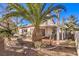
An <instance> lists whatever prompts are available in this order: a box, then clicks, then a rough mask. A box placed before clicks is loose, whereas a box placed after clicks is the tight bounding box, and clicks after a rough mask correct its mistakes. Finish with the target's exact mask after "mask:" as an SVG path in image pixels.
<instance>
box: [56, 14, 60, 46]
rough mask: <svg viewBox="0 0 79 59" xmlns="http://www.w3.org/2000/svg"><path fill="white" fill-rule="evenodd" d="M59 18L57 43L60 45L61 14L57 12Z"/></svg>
mask: <svg viewBox="0 0 79 59" xmlns="http://www.w3.org/2000/svg"><path fill="white" fill-rule="evenodd" d="M57 16H58V20H57V45H59V40H60V14H59V13H58V14H57Z"/></svg>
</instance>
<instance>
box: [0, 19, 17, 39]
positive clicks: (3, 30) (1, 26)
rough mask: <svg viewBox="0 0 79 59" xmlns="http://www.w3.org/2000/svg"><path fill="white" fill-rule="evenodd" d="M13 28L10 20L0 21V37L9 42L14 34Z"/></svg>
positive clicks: (13, 25)
mask: <svg viewBox="0 0 79 59" xmlns="http://www.w3.org/2000/svg"><path fill="white" fill-rule="evenodd" d="M15 28H16V26H15V24H14V23H13V22H12V21H11V20H9V19H7V20H3V19H2V20H1V19H0V37H2V38H8V40H11V37H12V36H13V34H14V32H15V31H14V30H15Z"/></svg>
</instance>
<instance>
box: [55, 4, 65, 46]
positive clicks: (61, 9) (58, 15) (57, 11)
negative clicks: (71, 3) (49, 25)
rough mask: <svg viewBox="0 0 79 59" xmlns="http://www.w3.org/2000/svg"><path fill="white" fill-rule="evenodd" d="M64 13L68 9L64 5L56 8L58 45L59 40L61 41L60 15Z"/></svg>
mask: <svg viewBox="0 0 79 59" xmlns="http://www.w3.org/2000/svg"><path fill="white" fill-rule="evenodd" d="M62 11H66V8H65V7H64V6H63V5H60V6H56V8H54V12H55V13H56V15H57V44H58V45H59V39H60V32H59V31H60V14H61V12H62Z"/></svg>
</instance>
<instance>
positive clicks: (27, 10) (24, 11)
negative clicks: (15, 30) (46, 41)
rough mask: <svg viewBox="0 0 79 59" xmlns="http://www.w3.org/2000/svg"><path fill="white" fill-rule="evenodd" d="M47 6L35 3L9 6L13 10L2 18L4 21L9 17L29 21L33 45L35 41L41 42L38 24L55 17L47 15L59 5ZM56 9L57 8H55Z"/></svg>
mask: <svg viewBox="0 0 79 59" xmlns="http://www.w3.org/2000/svg"><path fill="white" fill-rule="evenodd" d="M46 5H47V4H44V3H43V4H40V3H39V4H37V3H31V4H30V3H27V4H25V6H23V5H22V4H16V3H15V4H13V3H11V4H9V6H10V7H11V8H13V9H12V10H14V11H11V12H9V13H7V14H6V15H5V17H4V19H7V18H9V17H17V16H18V17H23V18H24V19H26V20H29V21H30V22H31V23H32V25H33V26H34V31H33V34H32V40H33V42H34V43H35V42H36V41H39V42H40V41H41V39H42V36H41V32H40V26H39V25H40V24H41V23H43V22H45V21H47V19H48V18H49V19H50V18H52V17H55V16H53V15H51V16H47V15H48V14H51V12H52V11H53V10H54V9H55V8H56V7H57V6H60V5H57V6H54V4H49V6H48V7H47V8H46ZM57 8H58V7H57Z"/></svg>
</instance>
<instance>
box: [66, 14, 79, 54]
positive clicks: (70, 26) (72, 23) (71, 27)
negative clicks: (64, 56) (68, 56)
mask: <svg viewBox="0 0 79 59" xmlns="http://www.w3.org/2000/svg"><path fill="white" fill-rule="evenodd" d="M67 20H68V21H67V22H66V23H65V25H66V26H67V31H69V32H70V35H69V36H71V34H73V35H74V36H71V37H73V38H74V39H75V44H76V49H77V53H78V55H79V52H78V40H77V39H76V38H78V32H77V33H76V29H78V22H79V21H78V19H77V17H76V16H74V15H70V16H69V17H68V19H67ZM73 38H72V39H73ZM74 39H73V40H74Z"/></svg>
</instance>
